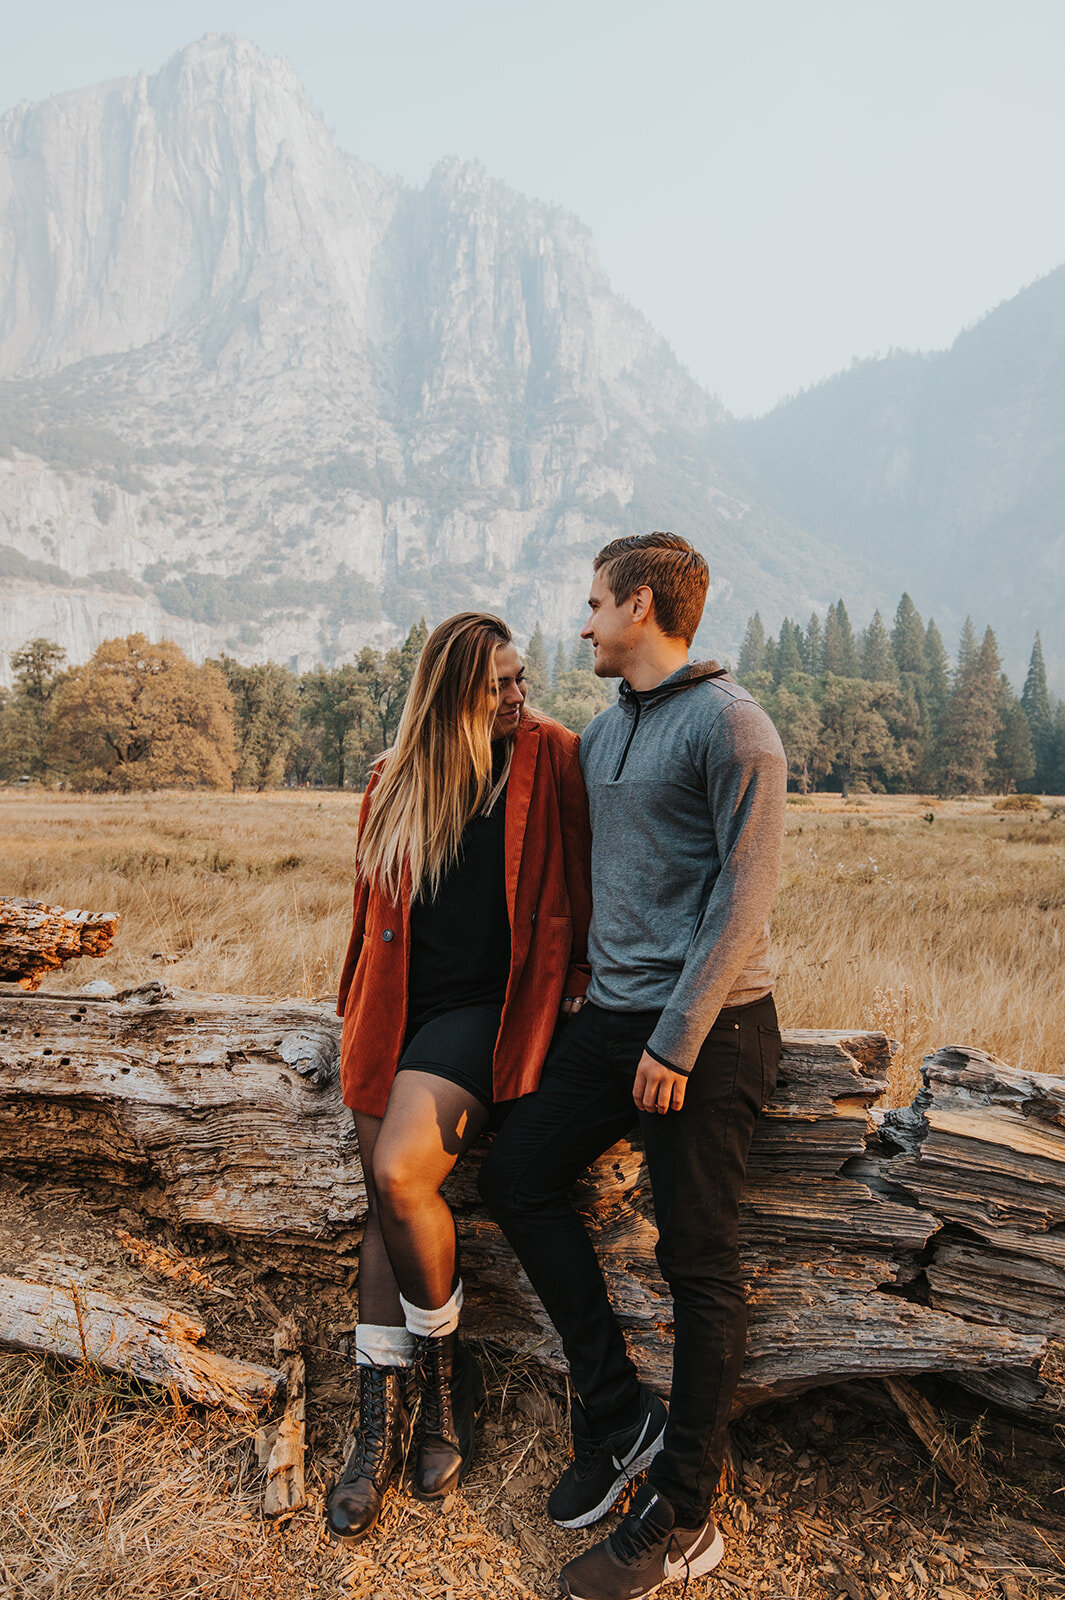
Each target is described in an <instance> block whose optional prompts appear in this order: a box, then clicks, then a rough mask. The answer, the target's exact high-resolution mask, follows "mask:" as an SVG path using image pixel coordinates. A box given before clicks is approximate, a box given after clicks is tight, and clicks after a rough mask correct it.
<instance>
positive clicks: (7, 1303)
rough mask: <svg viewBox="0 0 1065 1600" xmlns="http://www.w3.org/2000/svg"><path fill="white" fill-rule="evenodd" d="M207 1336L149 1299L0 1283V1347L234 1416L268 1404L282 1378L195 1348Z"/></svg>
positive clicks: (66, 1286)
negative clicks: (156, 1388)
mask: <svg viewBox="0 0 1065 1600" xmlns="http://www.w3.org/2000/svg"><path fill="white" fill-rule="evenodd" d="M206 1332H207V1330H206V1328H205V1327H204V1326H203V1324H202V1323H201V1322H197V1321H196V1320H195V1319H194V1318H192V1317H189V1316H186V1315H185V1313H184V1312H183V1311H175V1310H173V1309H172V1308H171V1307H168V1306H164V1305H159V1304H158V1303H157V1302H156V1301H154V1300H139V1299H138V1300H118V1299H116V1298H115V1296H114V1295H110V1294H104V1293H102V1292H101V1291H99V1290H97V1289H89V1288H87V1287H86V1286H85V1285H84V1284H83V1283H80V1282H79V1281H78V1279H77V1278H76V1277H74V1276H73V1275H71V1276H68V1277H67V1278H66V1281H65V1282H63V1283H30V1282H27V1281H26V1280H25V1279H23V1278H8V1277H0V1346H5V1347H7V1348H8V1349H13V1350H29V1351H32V1352H34V1353H35V1354H44V1355H54V1356H61V1357H63V1358H64V1359H65V1360H68V1361H82V1362H85V1363H86V1364H88V1365H93V1366H98V1367H103V1368H104V1369H105V1371H108V1372H121V1373H122V1374H123V1375H124V1376H126V1377H130V1376H132V1377H135V1378H142V1379H144V1381H145V1382H147V1383H154V1384H159V1385H160V1386H161V1387H162V1388H164V1389H176V1390H177V1391H178V1393H179V1394H181V1395H184V1397H185V1398H186V1399H187V1400H195V1401H198V1402H199V1403H200V1404H201V1405H208V1406H224V1407H225V1408H226V1410H227V1411H233V1412H235V1413H237V1415H239V1416H245V1415H251V1414H253V1413H255V1412H257V1411H259V1410H261V1409H262V1408H263V1407H264V1406H267V1405H269V1404H270V1402H271V1401H272V1400H273V1399H274V1396H275V1395H276V1394H277V1392H278V1389H279V1388H280V1387H281V1384H282V1382H283V1379H282V1375H281V1373H280V1372H275V1371H274V1370H273V1368H272V1367H261V1366H257V1365H256V1364H255V1363H253V1362H250V1361H231V1360H230V1359H229V1357H228V1356H219V1355H215V1354H214V1352H213V1351H211V1350H208V1349H206V1348H205V1347H204V1345H203V1344H202V1342H201V1341H202V1340H203V1338H204V1336H205V1334H206Z"/></svg>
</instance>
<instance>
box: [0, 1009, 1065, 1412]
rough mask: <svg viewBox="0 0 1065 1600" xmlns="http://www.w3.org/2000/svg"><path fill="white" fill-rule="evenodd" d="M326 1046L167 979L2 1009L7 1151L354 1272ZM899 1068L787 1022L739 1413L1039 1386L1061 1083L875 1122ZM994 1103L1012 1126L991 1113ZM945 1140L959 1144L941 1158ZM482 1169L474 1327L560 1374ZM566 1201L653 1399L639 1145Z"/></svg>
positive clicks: (308, 1020) (472, 1276)
mask: <svg viewBox="0 0 1065 1600" xmlns="http://www.w3.org/2000/svg"><path fill="white" fill-rule="evenodd" d="M339 1037H340V1024H339V1021H338V1020H337V1018H336V1017H335V1016H333V1015H332V1013H331V1012H330V1011H329V1010H328V1009H327V1008H326V1007H325V1006H318V1005H311V1004H307V1003H305V1002H283V1003H269V1002H265V1001H254V1000H248V999H238V998H234V997H231V996H205V995H198V994H197V995H194V994H191V993H184V992H182V991H180V990H174V991H172V990H169V989H166V988H164V987H162V986H161V985H159V984H149V985H146V986H145V987H143V988H141V989H138V990H134V991H130V992H129V993H128V994H126V995H124V996H118V997H116V998H115V999H114V1000H101V999H89V998H88V997H85V996H79V997H73V998H69V999H68V998H67V997H65V996H64V997H60V996H40V997H37V998H34V999H29V998H25V997H18V996H13V995H12V996H8V997H0V1157H4V1158H6V1160H7V1161H8V1162H9V1163H10V1165H12V1166H13V1167H15V1168H16V1169H17V1170H18V1171H20V1172H22V1173H27V1174H34V1173H36V1174H39V1175H45V1174H47V1175H48V1176H50V1177H53V1178H54V1177H55V1175H56V1174H62V1175H65V1176H69V1177H73V1178H77V1179H79V1180H82V1181H85V1180H104V1181H107V1182H112V1183H117V1184H122V1185H125V1186H128V1188H129V1191H130V1199H131V1201H132V1203H134V1204H137V1205H138V1206H140V1207H141V1208H142V1209H143V1210H144V1211H145V1212H147V1213H150V1214H152V1215H156V1216H163V1217H166V1218H168V1219H169V1220H170V1221H171V1222H173V1223H176V1224H178V1225H180V1226H182V1227H185V1228H191V1229H194V1230H204V1231H210V1232H213V1233H216V1234H221V1235H224V1236H226V1237H227V1238H229V1239H232V1240H236V1241H237V1242H239V1243H240V1245H241V1246H242V1248H244V1249H245V1250H246V1251H248V1250H250V1251H252V1252H253V1253H256V1254H257V1255H258V1256H259V1257H260V1258H261V1259H263V1260H265V1261H268V1262H270V1263H271V1264H272V1265H274V1266H276V1267H277V1268H278V1269H279V1270H282V1271H294V1272H314V1273H319V1274H322V1275H325V1276H330V1277H338V1278H340V1279H342V1280H344V1279H348V1280H349V1281H354V1274H353V1269H354V1267H355V1264H356V1261H357V1251H358V1243H359V1238H360V1233H361V1225H362V1222H363V1219H364V1216H365V1210H366V1197H365V1188H364V1185H363V1182H362V1175H361V1172H360V1169H359V1163H358V1155H357V1148H356V1143H355V1137H354V1128H353V1121H352V1118H351V1115H350V1113H349V1112H348V1111H347V1110H346V1109H345V1108H344V1107H343V1106H342V1104H341V1103H340V1098H339V1090H338V1065H339ZM977 1057H978V1053H977V1052H962V1053H961V1057H960V1058H959V1059H962V1058H963V1059H964V1060H965V1061H966V1062H970V1063H972V1062H976V1060H977ZM936 1061H937V1062H939V1061H940V1058H938V1057H937V1058H936ZM889 1063H890V1051H889V1046H888V1043H887V1040H886V1039H885V1037H884V1035H883V1034H879V1033H863V1032H848V1031H838V1032H821V1031H791V1032H786V1033H785V1034H784V1052H783V1057H782V1060H781V1065H780V1072H779V1076H778V1082H777V1088H776V1092H775V1094H774V1096H773V1098H772V1101H771V1102H770V1105H769V1107H768V1109H767V1111H766V1113H765V1115H764V1116H763V1117H762V1118H761V1119H760V1121H759V1124H758V1128H757V1132H756V1135H755V1141H754V1146H753V1148H752V1152H751V1159H750V1163H749V1167H748V1181H747V1187H746V1191H745V1197H744V1201H743V1211H742V1257H743V1263H744V1270H745V1273H746V1275H747V1287H748V1298H749V1302H750V1311H751V1317H750V1338H749V1346H748V1357H747V1362H746V1365H745V1368H744V1373H743V1379H742V1383H741V1388H740V1392H739V1397H738V1401H737V1407H738V1409H742V1408H744V1407H747V1406H750V1405H754V1404H757V1403H759V1402H761V1401H763V1400H766V1399H770V1398H773V1397H777V1396H781V1395H786V1394H792V1393H796V1392H799V1391H801V1390H803V1389H806V1388H809V1387H811V1386H813V1385H816V1384H820V1383H826V1382H831V1381H833V1380H836V1379H840V1378H849V1377H857V1376H861V1377H870V1376H885V1375H892V1374H913V1373H919V1372H925V1371H950V1372H954V1371H960V1372H965V1373H969V1374H973V1375H974V1376H975V1381H976V1382H985V1383H988V1382H990V1383H994V1382H996V1381H999V1380H1000V1379H1001V1380H1002V1383H1003V1384H1004V1385H1005V1386H1007V1387H1012V1388H1013V1389H1014V1390H1017V1388H1018V1386H1019V1387H1020V1389H1021V1390H1024V1391H1025V1392H1026V1393H1027V1394H1028V1395H1029V1396H1030V1397H1032V1398H1034V1397H1037V1396H1038V1395H1039V1394H1040V1393H1041V1392H1042V1389H1041V1386H1040V1384H1039V1382H1038V1378H1037V1376H1036V1372H1037V1366H1038V1361H1039V1359H1040V1357H1041V1355H1042V1353H1043V1350H1044V1348H1045V1337H1044V1332H1043V1329H1042V1328H1041V1327H1040V1326H1038V1324H1037V1319H1035V1318H1033V1316H1032V1314H1031V1306H1030V1294H1031V1284H1032V1282H1033V1280H1034V1279H1035V1278H1036V1277H1039V1276H1040V1275H1042V1276H1041V1279H1040V1281H1042V1282H1044V1285H1045V1289H1046V1295H1047V1297H1048V1300H1049V1301H1050V1302H1052V1303H1053V1305H1054V1306H1055V1307H1056V1314H1057V1315H1061V1313H1062V1306H1063V1302H1065V1291H1063V1289H1062V1287H1061V1285H1060V1283H1059V1281H1058V1280H1057V1279H1056V1278H1054V1272H1055V1271H1056V1265H1055V1264H1056V1262H1057V1259H1058V1255H1057V1252H1058V1251H1059V1250H1060V1235H1059V1234H1057V1233H1056V1232H1055V1231H1054V1225H1053V1224H1051V1223H1050V1221H1049V1220H1048V1219H1050V1218H1052V1217H1057V1218H1059V1219H1061V1218H1065V1125H1063V1121H1062V1119H1061V1118H1060V1117H1059V1116H1058V1112H1057V1110H1056V1109H1055V1108H1057V1107H1058V1101H1057V1099H1056V1098H1055V1096H1056V1094H1057V1093H1059V1092H1060V1088H1061V1085H1060V1083H1059V1081H1058V1080H1053V1079H1046V1080H1042V1079H1041V1080H1039V1081H1038V1084H1037V1081H1036V1080H1035V1079H1034V1078H1032V1077H1031V1076H1030V1075H1029V1076H1026V1075H1023V1074H1020V1075H1018V1074H1014V1073H1012V1069H1010V1068H1008V1067H1003V1066H1000V1065H998V1064H994V1065H993V1066H991V1067H988V1068H981V1070H982V1071H984V1073H985V1078H984V1080H982V1081H983V1084H984V1087H983V1089H982V1091H981V1093H980V1094H976V1093H975V1092H973V1093H970V1092H969V1090H968V1089H967V1088H966V1087H965V1081H964V1080H965V1070H962V1069H959V1071H960V1077H959V1078H958V1081H957V1082H956V1083H955V1082H952V1084H951V1085H949V1086H948V1085H947V1081H946V1079H945V1078H943V1077H942V1075H940V1076H939V1077H936V1076H935V1074H936V1073H937V1072H939V1071H940V1069H939V1068H938V1067H937V1066H936V1065H935V1063H933V1064H932V1065H931V1066H930V1068H929V1071H930V1073H931V1074H932V1076H931V1077H930V1079H929V1083H930V1088H929V1090H928V1091H923V1093H924V1094H925V1097H926V1101H927V1104H926V1103H924V1102H922V1099H921V1096H919V1097H918V1101H917V1103H916V1104H915V1106H914V1107H912V1108H910V1109H909V1110H908V1111H907V1112H905V1113H896V1112H890V1113H887V1114H886V1115H884V1116H882V1117H881V1118H880V1120H879V1121H878V1120H877V1118H876V1116H875V1115H874V1111H873V1106H874V1103H875V1101H876V1100H877V1099H878V1098H879V1097H880V1096H881V1095H882V1094H883V1093H884V1091H885V1089H886V1087H887V1071H888V1067H889ZM952 1070H953V1069H952ZM1018 1077H1019V1078H1023V1080H1024V1085H1025V1086H1026V1087H1024V1088H1023V1090H1019V1089H1018V1086H1017V1083H1016V1081H1015V1080H1016V1079H1017V1078H1018ZM948 1087H950V1093H951V1094H952V1095H953V1100H952V1102H951V1107H950V1108H949V1114H950V1116H953V1117H954V1118H955V1119H959V1118H960V1122H957V1121H956V1122H954V1123H950V1124H949V1126H948V1123H947V1122H943V1121H942V1120H941V1119H940V1120H937V1118H938V1116H939V1112H938V1110H937V1106H938V1104H939V1103H938V1102H937V1101H936V1099H935V1097H936V1095H939V1096H940V1097H941V1098H942V1096H943V1095H945V1094H946V1093H947V1088H948ZM963 1091H964V1092H963ZM929 1094H931V1095H932V1099H930V1100H929V1099H928V1098H927V1097H928V1095H929ZM995 1095H998V1096H1000V1097H1002V1106H1001V1107H1000V1109H1001V1110H1003V1111H1004V1112H1005V1111H1007V1110H1008V1111H1009V1115H1005V1116H1000V1115H999V1114H998V1111H996V1112H995V1114H994V1115H990V1113H989V1111H988V1106H989V1104H990V1100H989V1097H990V1099H994V1096H995ZM1018 1095H1019V1096H1020V1101H1021V1102H1022V1105H1023V1109H1018V1105H1017V1099H1018ZM963 1102H964V1103H963ZM939 1109H940V1110H943V1111H944V1113H946V1111H947V1110H948V1108H946V1107H945V1106H943V1107H939ZM922 1130H923V1132H922ZM964 1130H968V1131H964ZM1022 1133H1023V1137H1022ZM943 1139H950V1140H953V1141H955V1142H954V1143H953V1144H951V1145H950V1147H949V1149H948V1150H947V1151H946V1152H945V1154H944V1155H943V1158H942V1160H941V1159H940V1158H939V1156H936V1152H937V1151H938V1150H939V1148H940V1147H939V1141H940V1140H943ZM905 1141H909V1142H908V1143H906V1142H905ZM959 1141H960V1144H959ZM1037 1146H1038V1151H1039V1157H1038V1159H1039V1161H1040V1162H1041V1163H1042V1164H1041V1166H1040V1169H1039V1175H1038V1179H1037V1181H1036V1182H1035V1184H1033V1183H1032V1182H1030V1163H1031V1160H1032V1152H1033V1150H1034V1149H1035V1148H1036V1147H1037ZM961 1147H964V1150H965V1152H966V1162H964V1163H962V1165H961V1166H960V1167H959V1168H958V1174H957V1183H956V1185H955V1186H954V1187H952V1180H951V1170H950V1163H951V1162H952V1161H956V1160H957V1159H958V1150H959V1149H960V1148H961ZM933 1157H935V1159H933ZM478 1159H479V1155H478V1152H476V1151H474V1152H472V1153H471V1156H470V1158H468V1159H467V1160H466V1161H464V1162H463V1163H462V1164H460V1166H459V1168H458V1169H457V1171H456V1173H455V1174H454V1176H453V1178H452V1180H451V1181H450V1183H449V1186H448V1190H447V1193H448V1197H449V1199H450V1201H451V1203H452V1205H453V1208H454V1210H455V1212H456V1216H457V1219H458V1225H459V1233H460V1237H461V1240H462V1249H463V1277H464V1281H465V1284H466V1290H467V1325H468V1327H469V1328H470V1330H471V1331H472V1332H474V1333H483V1334H493V1335H495V1336H497V1337H501V1338H504V1339H506V1340H508V1341H510V1342H511V1343H513V1344H514V1345H516V1346H517V1347H518V1348H521V1349H523V1350H526V1351H530V1352H534V1353H535V1354H536V1355H537V1356H539V1357H540V1358H541V1359H542V1360H544V1361H546V1362H548V1363H550V1364H554V1365H559V1364H560V1363H561V1354H560V1351H559V1348H558V1344H557V1340H556V1338H555V1335H554V1332H553V1330H552V1329H551V1327H550V1324H549V1323H548V1322H547V1319H546V1317H545V1315H544V1313H543V1311H542V1308H541V1307H540V1305H539V1302H538V1301H537V1300H536V1298H535V1296H534V1295H533V1293H532V1291H531V1289H530V1287H529V1285H528V1283H527V1282H526V1280H525V1279H524V1276H523V1275H522V1274H521V1273H520V1272H519V1271H518V1269H517V1267H516V1265H515V1262H514V1259H513V1256H512V1255H511V1253H510V1251H509V1249H508V1247H507V1246H506V1244H505V1243H504V1241H503V1240H502V1238H501V1236H500V1234H499V1232H498V1230H497V1229H496V1228H495V1226H494V1225H493V1224H492V1223H491V1222H490V1221H489V1220H488V1219H487V1217H486V1216H485V1214H484V1212H483V1210H482V1209H481V1208H480V1205H479V1200H478V1197H477V1193H476V1184H475V1178H476V1166H477V1161H478ZM981 1184H985V1185H986V1186H987V1187H988V1193H989V1194H990V1195H991V1196H993V1199H992V1200H987V1201H986V1202H985V1205H984V1212H985V1215H984V1216H983V1220H982V1224H981V1226H982V1230H983V1231H982V1232H980V1231H979V1230H978V1229H977V1230H975V1231H974V1228H973V1227H972V1225H971V1224H972V1219H973V1217H974V1216H976V1215H977V1212H978V1211H979V1203H978V1201H977V1199H976V1198H975V1197H976V1196H978V1195H979V1194H980V1192H981ZM1036 1189H1038V1195H1039V1198H1038V1205H1037V1204H1036V1198H1035V1190H1036ZM580 1192H581V1197H582V1204H583V1206H584V1208H585V1211H586V1214H587V1217H588V1220H589V1224H590V1227H591V1230H592V1233H593V1236H594V1239H595V1243H596V1247H597V1249H598V1252H599V1255H600V1259H601V1260H602V1262H603V1266H604V1271H605V1275H606V1278H607V1282H608V1286H609V1289H610V1293H611V1298H612V1300H613V1302H614V1304H615V1306H616V1307H617V1308H618V1311H619V1315H620V1317H621V1320H622V1322H623V1324H624V1326H625V1328H626V1332H627V1336H628V1339H629V1342H630V1346H631V1348H632V1350H633V1354H634V1357H635V1359H636V1361H637V1363H638V1365H639V1366H640V1368H641V1370H642V1372H643V1374H644V1376H645V1377H646V1378H647V1380H648V1381H650V1382H652V1383H654V1384H655V1385H656V1386H657V1387H658V1388H660V1389H664V1388H666V1387H667V1386H668V1382H669V1370H670V1356H671V1345H670V1340H669V1338H668V1331H669V1328H670V1325H671V1321H672V1307H671V1303H670V1300H669V1296H668V1293H667V1292H666V1289H665V1287H664V1285H663V1283H662V1281H661V1278H660V1276H659V1272H658V1267H657V1262H656V1260H655V1256H654V1245H655V1239H656V1234H655V1229H654V1225H653V1212H652V1206H651V1196H650V1190H649V1186H648V1183H647V1178H646V1172H645V1170H644V1168H643V1164H642V1157H641V1154H640V1152H639V1150H638V1149H637V1148H636V1147H634V1146H633V1145H632V1144H629V1143H626V1142H622V1143H620V1144H618V1145H616V1146H615V1147H614V1148H613V1149H612V1150H611V1151H609V1152H608V1153H607V1154H606V1155H605V1156H604V1157H603V1158H602V1160H601V1161H599V1162H598V1163H597V1164H596V1165H595V1167H593V1168H592V1170H591V1172H590V1173H589V1174H588V1175H587V1177H586V1178H585V1180H584V1181H583V1182H582V1184H581V1190H580ZM1011 1195H1012V1196H1013V1199H1012V1201H1009V1200H1008V1197H1009V1196H1011ZM992 1213H993V1215H992ZM965 1219H968V1220H965ZM977 1220H979V1218H977ZM974 1240H975V1241H976V1242H978V1243H979V1244H980V1247H981V1249H982V1250H983V1252H984V1253H983V1256H982V1258H981V1259H982V1261H983V1270H984V1272H985V1274H986V1287H985V1288H984V1289H982V1290H981V1292H980V1293H979V1294H978V1295H972V1294H970V1295H968V1296H965V1295H964V1294H963V1293H962V1292H961V1291H960V1290H958V1289H957V1288H952V1287H951V1285H952V1283H953V1282H954V1279H953V1278H952V1276H951V1274H952V1273H954V1274H955V1276H956V1272H955V1268H954V1265H953V1263H954V1260H955V1256H954V1255H953V1254H952V1252H957V1251H958V1250H961V1249H971V1248H972V1247H973V1244H974ZM1018 1241H1021V1242H1022V1243H1023V1249H1022V1248H1021V1244H1020V1243H1019V1242H1018ZM941 1248H942V1249H943V1250H944V1259H943V1262H942V1264H940V1256H939V1251H940V1249H941ZM1019 1263H1023V1265H1021V1264H1019ZM1048 1274H1049V1276H1048ZM930 1287H931V1294H930V1293H929V1289H930ZM929 1300H931V1303H928V1302H929Z"/></svg>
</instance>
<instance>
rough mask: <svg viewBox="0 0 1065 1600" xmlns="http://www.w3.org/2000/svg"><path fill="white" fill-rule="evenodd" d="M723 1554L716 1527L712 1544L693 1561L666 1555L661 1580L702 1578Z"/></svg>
mask: <svg viewBox="0 0 1065 1600" xmlns="http://www.w3.org/2000/svg"><path fill="white" fill-rule="evenodd" d="M724 1554H725V1541H724V1539H723V1538H722V1537H721V1529H720V1528H718V1530H717V1533H716V1534H715V1535H714V1542H713V1544H711V1545H708V1546H707V1548H706V1549H705V1550H704V1551H703V1553H702V1555H701V1556H696V1557H695V1559H694V1560H693V1561H692V1560H689V1561H685V1560H684V1558H683V1556H678V1557H677V1559H676V1560H675V1561H674V1560H671V1559H670V1557H669V1556H667V1557H666V1559H665V1568H666V1576H665V1578H664V1579H663V1582H668V1581H669V1579H670V1578H680V1577H688V1578H702V1577H704V1576H705V1574H706V1573H708V1572H713V1570H714V1568H715V1567H716V1566H717V1565H718V1564H719V1563H720V1561H721V1558H722V1557H723V1556H724ZM649 1592H650V1591H648V1593H649Z"/></svg>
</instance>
